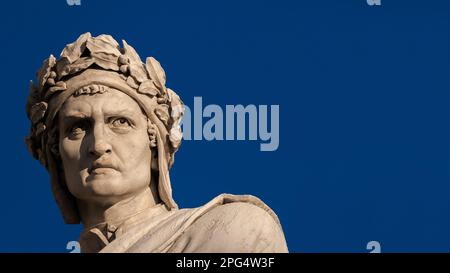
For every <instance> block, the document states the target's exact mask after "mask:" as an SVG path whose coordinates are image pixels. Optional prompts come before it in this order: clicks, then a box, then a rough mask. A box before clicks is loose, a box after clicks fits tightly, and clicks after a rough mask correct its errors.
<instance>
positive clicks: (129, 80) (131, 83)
mask: <svg viewBox="0 0 450 273" xmlns="http://www.w3.org/2000/svg"><path fill="white" fill-rule="evenodd" d="M126 82H127V84H128V85H129V86H131V87H132V88H134V89H138V88H139V84H138V83H137V82H136V80H135V79H134V78H133V77H128V78H127V81H126Z"/></svg>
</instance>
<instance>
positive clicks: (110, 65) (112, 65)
mask: <svg viewBox="0 0 450 273" xmlns="http://www.w3.org/2000/svg"><path fill="white" fill-rule="evenodd" d="M91 56H92V58H94V62H95V63H96V64H98V65H99V66H100V67H102V68H104V69H110V70H115V71H118V70H119V65H118V64H117V59H118V58H119V57H118V56H114V55H111V54H107V53H103V52H95V53H91Z"/></svg>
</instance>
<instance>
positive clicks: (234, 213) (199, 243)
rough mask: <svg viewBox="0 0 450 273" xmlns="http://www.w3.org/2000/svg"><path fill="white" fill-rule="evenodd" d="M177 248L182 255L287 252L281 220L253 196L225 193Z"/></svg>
mask: <svg viewBox="0 0 450 273" xmlns="http://www.w3.org/2000/svg"><path fill="white" fill-rule="evenodd" d="M197 210H198V211H201V212H202V213H201V215H199V216H198V217H197V218H196V220H195V222H193V223H192V225H190V226H189V228H187V229H186V231H185V232H184V235H183V239H182V240H180V243H179V244H175V246H174V249H177V250H178V251H182V252H287V246H286V241H285V238H284V234H283V230H282V228H281V225H280V222H279V220H278V217H277V216H276V215H275V213H274V212H273V211H272V210H271V209H270V208H269V207H268V206H267V205H266V204H264V203H263V202H262V201H261V200H260V199H258V198H257V197H254V196H251V195H231V194H222V195H219V196H218V197H216V198H214V199H213V200H211V201H210V202H208V203H207V204H205V205H204V206H202V207H200V208H197Z"/></svg>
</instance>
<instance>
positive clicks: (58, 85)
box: [44, 81, 67, 99]
mask: <svg viewBox="0 0 450 273" xmlns="http://www.w3.org/2000/svg"><path fill="white" fill-rule="evenodd" d="M66 89H67V85H66V83H65V82H63V81H59V82H57V83H56V84H55V85H54V86H52V87H50V88H49V89H48V91H47V93H46V94H45V97H44V99H48V98H49V97H50V96H51V95H53V94H54V93H55V92H58V91H64V90H66Z"/></svg>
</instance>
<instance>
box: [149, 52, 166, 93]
mask: <svg viewBox="0 0 450 273" xmlns="http://www.w3.org/2000/svg"><path fill="white" fill-rule="evenodd" d="M145 67H146V68H147V72H148V75H149V76H150V79H152V80H153V81H154V82H155V83H156V86H158V87H159V88H161V90H163V89H164V87H165V85H166V73H165V72H164V70H163V68H162V67H161V64H160V63H159V62H158V61H157V60H155V58H153V57H148V58H147V60H146V62H145Z"/></svg>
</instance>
